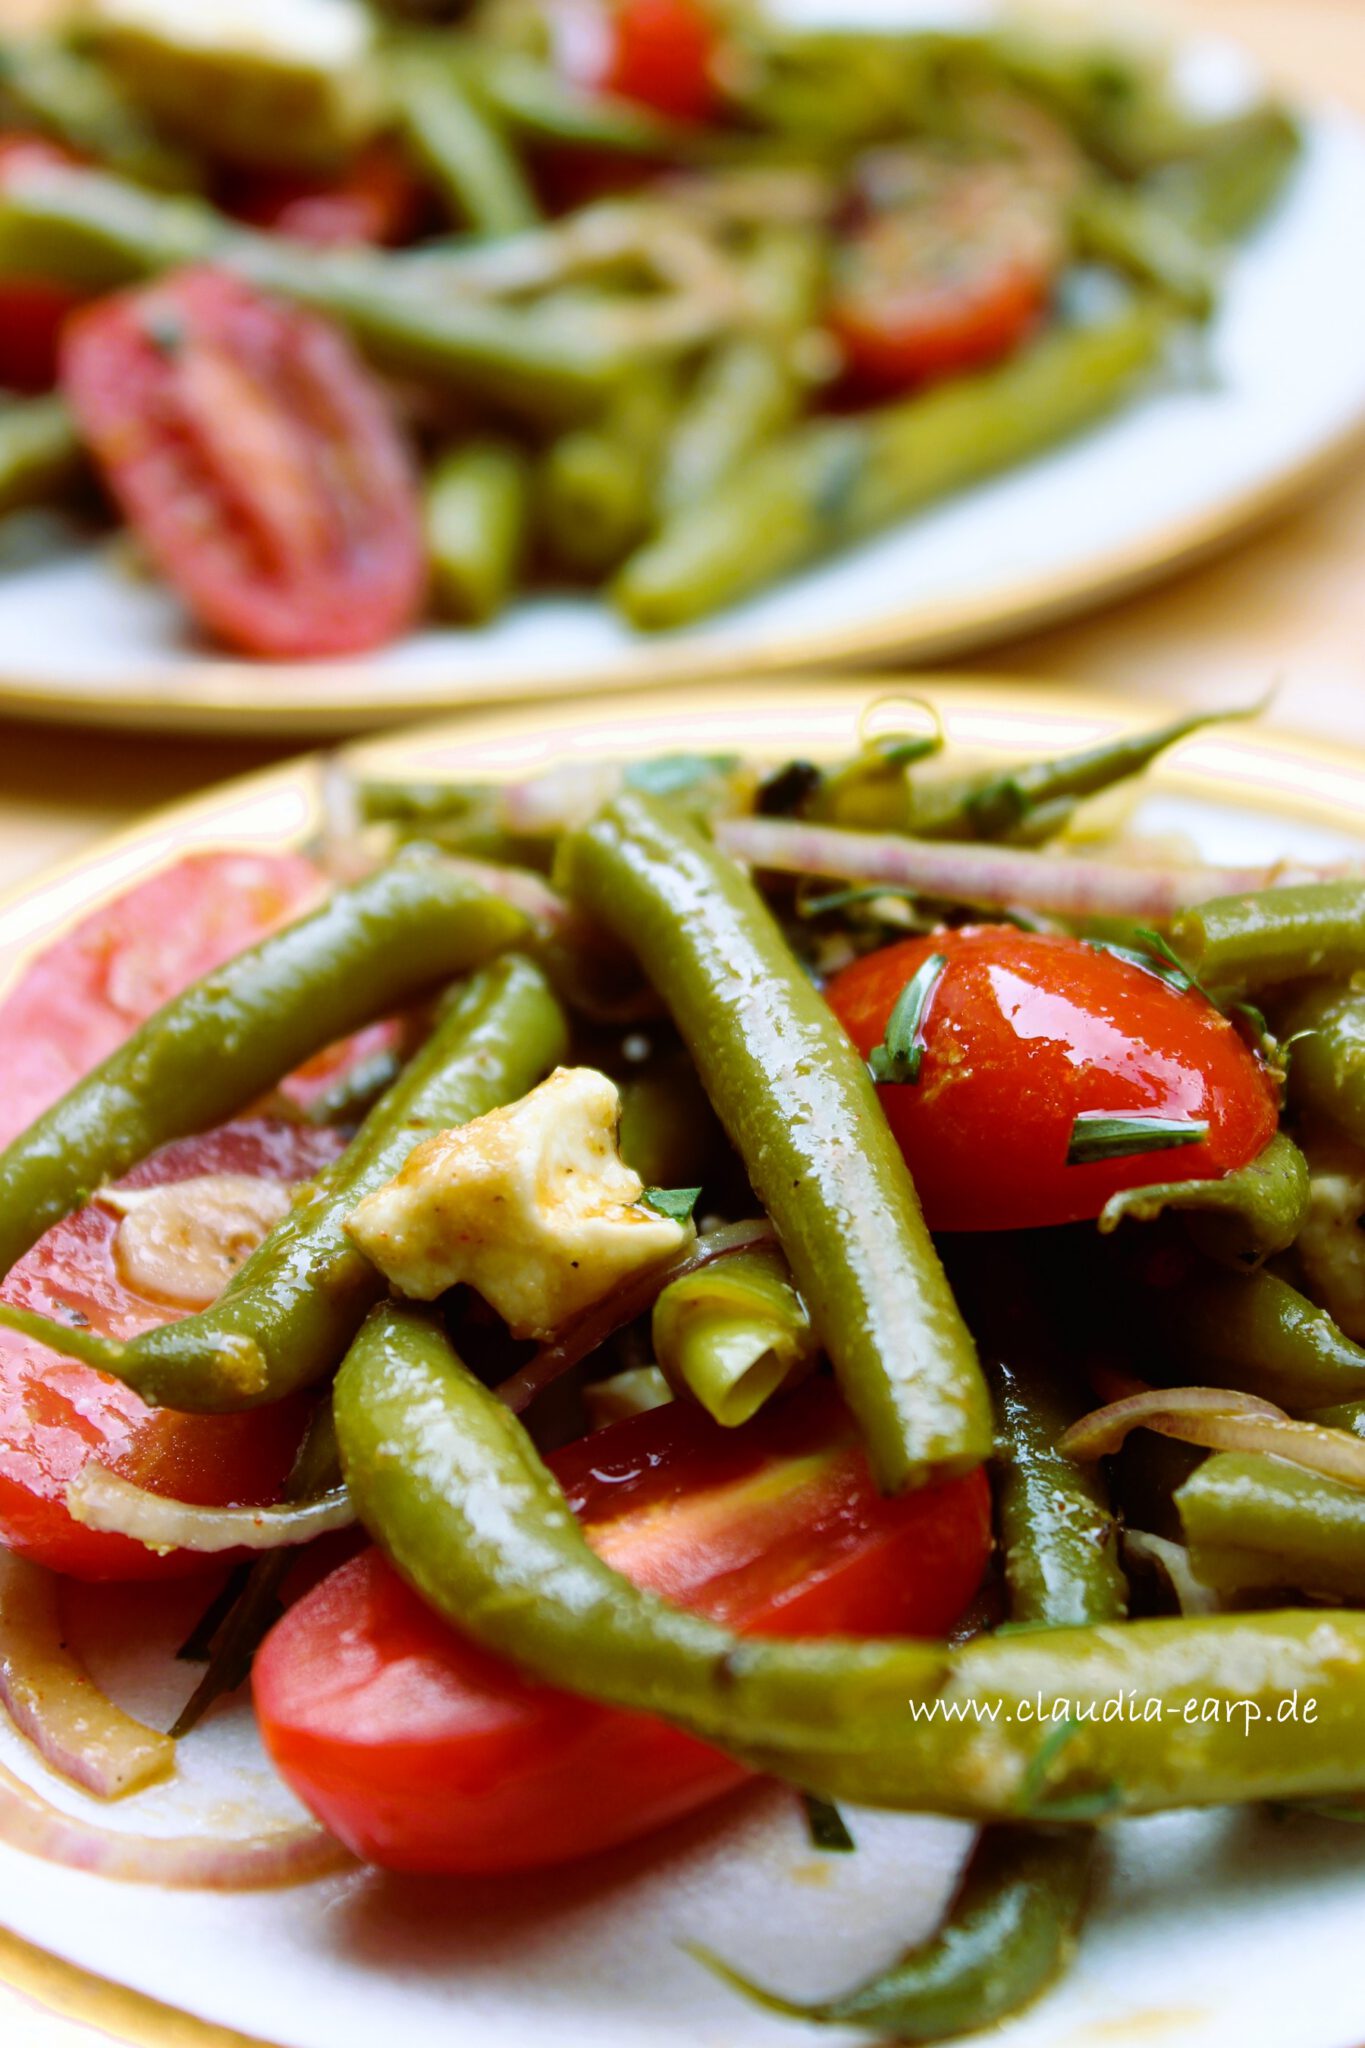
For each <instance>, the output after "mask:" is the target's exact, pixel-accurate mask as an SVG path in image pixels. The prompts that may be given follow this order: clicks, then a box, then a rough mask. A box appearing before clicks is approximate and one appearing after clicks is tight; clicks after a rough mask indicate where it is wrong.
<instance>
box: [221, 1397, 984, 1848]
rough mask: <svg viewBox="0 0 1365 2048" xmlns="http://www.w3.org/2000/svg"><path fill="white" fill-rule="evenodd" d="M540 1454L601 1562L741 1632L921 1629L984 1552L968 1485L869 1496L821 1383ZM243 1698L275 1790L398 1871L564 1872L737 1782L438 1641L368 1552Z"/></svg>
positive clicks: (294, 1614) (729, 1772)
mask: <svg viewBox="0 0 1365 2048" xmlns="http://www.w3.org/2000/svg"><path fill="white" fill-rule="evenodd" d="M550 1463H551V1466H552V1468H553V1469H554V1471H555V1473H556V1475H557V1476H558V1478H559V1480H560V1483H561V1484H562V1485H563V1487H564V1490H565V1493H566V1495H567V1497H568V1500H569V1503H570V1505H571V1506H572V1508H573V1510H574V1512H575V1514H577V1515H578V1516H579V1518H580V1519H581V1521H582V1522H583V1525H584V1529H585V1532H586V1534H587V1536H588V1539H589V1541H590V1542H591V1543H592V1544H593V1546H594V1548H595V1549H596V1550H597V1551H598V1552H599V1554H600V1555H602V1556H603V1557H605V1558H606V1559H608V1560H609V1562H610V1563H612V1564H613V1565H615V1566H616V1567H617V1568H618V1570H620V1571H622V1572H624V1573H625V1574H626V1575H627V1576H628V1577H629V1578H631V1579H633V1580H634V1581H635V1583H636V1584H637V1585H641V1586H647V1587H649V1588H651V1589H652V1590H653V1591H655V1592H657V1593H660V1594H662V1595H663V1596H664V1597H665V1598H667V1599H669V1600H672V1601H674V1602H676V1603H677V1604H679V1605H682V1606H686V1607H690V1608H693V1609H695V1610H696V1611H697V1612H699V1613H703V1614H707V1615H710V1616H711V1617H713V1618H714V1619H716V1620H718V1621H723V1622H725V1623H727V1624H728V1625H729V1626H730V1627H732V1628H735V1629H737V1630H739V1631H741V1632H743V1633H745V1634H750V1635H759V1634H770V1635H786V1636H821V1635H827V1634H831V1633H836V1632H837V1633H840V1634H852V1635H859V1634H869V1633H876V1634H915V1635H926V1636H935V1635H940V1634H942V1633H944V1632H945V1631H946V1630H947V1629H948V1628H949V1627H950V1626H951V1625H952V1623H953V1622H954V1621H955V1620H956V1619H957V1618H958V1616H959V1615H960V1614H961V1612H962V1610H963V1609H964V1608H965V1607H966V1605H967V1603H968V1602H969V1601H970V1599H971V1597H972V1595H973V1594H974V1592H975V1591H976V1588H977V1586H978V1584H979V1582H980V1579H981V1575H982V1572H983V1571H984V1569H985V1565H986V1560H987V1556H988V1554H989V1550H990V1541H991V1538H990V1499H989V1489H988V1487H987V1483H986V1479H985V1476H984V1474H983V1473H981V1472H976V1473H973V1474H971V1475H969V1476H968V1477H967V1478H965V1479H961V1480H955V1481H953V1482H951V1483H949V1484H947V1485H944V1486H940V1487H935V1488H933V1489H931V1490H929V1491H926V1492H923V1493H916V1494H911V1495H907V1496H905V1497H903V1498H901V1499H899V1500H886V1499H883V1498H882V1497H881V1496H880V1495H879V1494H878V1493H877V1492H876V1489H875V1488H874V1486H873V1484H872V1481H871V1478H870V1476H869V1474H868V1470H867V1464H866V1460H865V1458H864V1457H863V1454H862V1451H861V1449H860V1448H859V1447H858V1445H857V1444H856V1443H855V1441H854V1439H853V1435H852V1430H851V1426H850V1424H849V1422H848V1418H847V1416H846V1414H845V1412H844V1410H843V1409H842V1407H841V1406H840V1404H839V1401H838V1399H837V1397H836V1395H835V1394H834V1392H833V1390H832V1388H831V1387H830V1386H829V1385H828V1384H826V1383H823V1382H821V1383H813V1384H812V1385H810V1386H808V1387H807V1388H805V1389H803V1390H802V1391H801V1392H799V1393H797V1394H795V1395H793V1396H791V1397H790V1398H789V1399H787V1400H785V1401H782V1402H780V1403H776V1404H773V1405H772V1406H770V1407H769V1408H768V1409H766V1410H765V1411H764V1412H763V1414H762V1415H760V1416H759V1417H758V1418H757V1419H756V1420H755V1421H754V1422H752V1423H750V1424H748V1425H746V1427H745V1428H743V1429H738V1430H730V1431H725V1430H720V1429H718V1428H717V1427H716V1425H715V1424H714V1423H712V1422H711V1421H710V1419H709V1418H708V1417H706V1416H705V1415H703V1414H701V1412H700V1411H699V1410H696V1409H694V1408H691V1407H687V1406H684V1405H683V1404H681V1403H675V1404H674V1405H672V1406H670V1407H668V1408H664V1409H658V1410H655V1411H654V1412H653V1413H651V1414H649V1415H642V1416H637V1417H634V1418H632V1419H631V1420H630V1421H627V1422H621V1423H616V1424H614V1425H612V1426H611V1427H610V1428H608V1429H604V1430H600V1431H598V1432H597V1434H596V1435H594V1436H591V1437H588V1438H586V1439H584V1440H583V1441H581V1442H579V1443H576V1444H573V1445H570V1446H569V1447H568V1449H566V1450H563V1451H560V1452H557V1453H556V1454H555V1455H554V1456H553V1457H552V1458H551V1460H550ZM254 1683H255V1698H256V1710H257V1714H258V1716H259V1719H260V1723H261V1729H262V1733H263V1735H264V1738H265V1742H266V1746H267V1748H268V1749H269V1751H270V1754H271V1757H272V1758H273V1760H274V1762H275V1764H276V1766H277V1768H278V1769H279V1770H280V1772H281V1773H282V1775H283V1776H284V1778H285V1779H286V1780H287V1781H288V1783H289V1784H290V1785H291V1786H292V1787H293V1789H294V1790H295V1792H297V1793H298V1795H299V1797H300V1798H301V1799H303V1800H304V1802H305V1803H306V1804H307V1805H308V1806H310V1807H311V1808H312V1810H313V1811H314V1812H315V1813H316V1814H317V1815H318V1816H319V1818H320V1819H322V1820H323V1821H325V1823H326V1824H327V1826H328V1827H330V1828H332V1829H333V1830H334V1831H335V1832H336V1833H337V1834H338V1835H340V1837H341V1838H342V1840H343V1841H345V1842H347V1843H348V1844H349V1845H350V1846H351V1847H352V1848H353V1849H354V1850H355V1851H356V1852H357V1853H358V1854H359V1855H361V1856H364V1857H367V1858H368V1859H370V1860H371V1861H372V1862H376V1863H382V1864H386V1865H388V1866H390V1867H391V1868H394V1869H399V1870H423V1871H447V1872H459V1871H463V1872H480V1871H495V1870H526V1869H531V1868H534V1867H537V1866H539V1865H544V1864H552V1863H558V1862H562V1861H564V1860H565V1859H567V1858H570V1857H574V1856H582V1855H587V1854H589V1853H591V1852H593V1851H595V1850H598V1849H604V1848H607V1847H610V1846H611V1845H613V1844H615V1843H619V1842H624V1841H629V1840H631V1839H633V1838H634V1837H636V1836H638V1835H643V1834H646V1833H648V1832H650V1831H651V1830H652V1829H654V1828H657V1827H660V1826H662V1825H663V1824H664V1823H665V1822H667V1821H669V1820H673V1819H676V1818H677V1817H678V1816H679V1815H681V1814H684V1813H689V1812H691V1811H692V1810H693V1809H695V1808H696V1807H698V1806H701V1805H704V1804H705V1803H706V1802H707V1801H708V1800H711V1799H714V1798H716V1797H718V1796H719V1795H720V1794H721V1793H723V1792H727V1791H729V1790H731V1789H733V1787H734V1786H736V1785H737V1784H739V1783H741V1782H742V1781H743V1780H744V1778H745V1777H746V1775H747V1773H746V1772H745V1770H744V1769H743V1767H742V1766H740V1765H739V1764H736V1763H735V1762H734V1761H733V1760H732V1759H731V1758H729V1757H726V1756H722V1755H721V1754H719V1752H717V1751H715V1750H713V1749H710V1748H708V1747H707V1746H706V1745H705V1744H703V1743H700V1742H697V1741H695V1740H694V1739H693V1738H691V1737H690V1736H687V1735H683V1734H681V1733H680V1732H679V1731H678V1730H677V1729H674V1728H671V1727H669V1726H667V1725H665V1724H664V1723H663V1722H660V1721H657V1720H654V1719H653V1718H651V1717H649V1716H646V1715H642V1714H627V1713H621V1712H618V1711H616V1710H615V1709H612V1708H607V1707H602V1706H598V1705H596V1704H594V1703H593V1702H591V1701H589V1700H584V1699H579V1698H576V1697H573V1696H571V1695H569V1694H567V1693H563V1692H559V1691H556V1690H555V1689H553V1688H552V1687H549V1686H544V1685H537V1684H534V1683H533V1682H532V1681H531V1680H530V1679H527V1678H525V1677H523V1676H521V1675H520V1674H519V1673H518V1672H517V1671H516V1670H515V1669H514V1668H512V1667H511V1666H510V1665H508V1664H506V1663H504V1662H503V1661H502V1660H501V1659H499V1658H496V1657H493V1656H490V1655H489V1654H488V1653H486V1652H485V1651H483V1650H481V1649H479V1648H477V1647H476V1646H475V1645H474V1644H472V1643H470V1642H468V1641H466V1640H465V1639H464V1638H463V1637H461V1636H459V1635H458V1634H456V1633H455V1631H453V1630H452V1629H449V1628H447V1627H446V1626H445V1625H444V1624H443V1623H442V1622H441V1621H440V1620H439V1619H438V1618H437V1616H436V1615H435V1614H433V1613H432V1611H431V1610H430V1609H429V1608H428V1607H426V1606H425V1605H424V1603H423V1602H422V1601H421V1600H419V1599H418V1598H417V1596H416V1595H415V1594H414V1593H413V1592H412V1591H411V1590H410V1589H409V1588H408V1587H407V1586H406V1585H405V1584H404V1582H403V1581H402V1580H401V1579H400V1578H399V1577H398V1575H397V1574H396V1573H395V1572H394V1571H393V1570H392V1569H391V1568H390V1566H389V1565H388V1564H387V1563H386V1562H385V1560H384V1559H383V1557H382V1556H381V1555H380V1554H379V1552H378V1551H373V1550H372V1551H367V1552H365V1553H364V1554H363V1555H362V1556H360V1557H358V1558H356V1559H354V1560H353V1561H352V1562H350V1563H349V1564H346V1565H343V1566H342V1567H341V1569H340V1570H339V1571H337V1572H335V1573H333V1575H332V1576H331V1577H330V1578H329V1579H327V1580H325V1581H324V1582H323V1584H322V1585H320V1586H319V1587H317V1588H316V1590H315V1591H313V1592H312V1593H310V1594H308V1595H307V1596H306V1597H305V1598H304V1599H303V1600H301V1601H300V1602H299V1603H298V1604H297V1605H296V1606H295V1607H293V1608H292V1609H291V1610H290V1612H289V1613H288V1614H287V1615H286V1616H285V1617H284V1619H283V1620H282V1621H281V1622H279V1623H278V1624H277V1626H276V1627H275V1629H274V1630H273V1631H272V1633H271V1635H270V1636H269V1637H268V1638H267V1640H266V1642H265V1643H264V1645H263V1646H262V1649H261V1651H260V1654H259V1656H258V1657H257V1660H256V1670H255V1681H254Z"/></svg>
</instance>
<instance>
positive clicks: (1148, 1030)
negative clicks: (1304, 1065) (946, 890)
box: [826, 925, 1279, 1230]
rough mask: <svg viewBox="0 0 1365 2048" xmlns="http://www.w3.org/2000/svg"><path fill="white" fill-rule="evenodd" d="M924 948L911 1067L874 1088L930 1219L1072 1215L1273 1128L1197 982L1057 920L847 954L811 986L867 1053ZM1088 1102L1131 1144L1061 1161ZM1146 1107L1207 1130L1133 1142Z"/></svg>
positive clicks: (1230, 1034)
mask: <svg viewBox="0 0 1365 2048" xmlns="http://www.w3.org/2000/svg"><path fill="white" fill-rule="evenodd" d="M934 954H939V955H941V956H942V958H943V961H944V966H943V969H942V972H941V973H940V974H939V975H938V977H937V979H936V980H934V981H933V982H932V984H931V986H930V989H929V993H928V997H927V1006H926V1008H925V1010H924V1012H923V1017H922V1023H921V1028H920V1034H919V1035H920V1038H921V1040H922V1044H923V1054H922V1060H921V1065H920V1070H919V1078H918V1080H917V1081H915V1082H913V1083H910V1082H894V1081H893V1082H887V1083H885V1084H883V1085H882V1086H881V1087H880V1088H879V1089H878V1094H879V1096H880V1098H881V1103H882V1107H883V1108H884V1109H885V1111H886V1115H887V1119H888V1121H889V1122H890V1125H891V1128H892V1130H893V1131H894V1132H895V1134H896V1137H897V1139H898V1141H899V1143H900V1147H901V1150H902V1151H903V1152H904V1154H905V1157H906V1159H907V1161H908V1163H909V1166H910V1170H911V1173H912V1175H913V1176H914V1181H915V1186H916V1188H917V1189H918V1191H919V1196H920V1200H921V1202H922V1203H923V1205H924V1213H925V1216H926V1218H927V1220H928V1223H929V1225H930V1228H931V1229H934V1230H1023V1229H1029V1228H1031V1227H1033V1226H1034V1225H1040V1224H1054V1223H1075V1222H1080V1221H1082V1220H1083V1219H1085V1218H1087V1217H1092V1216H1097V1215H1098V1214H1099V1212H1100V1210H1101V1209H1102V1208H1103V1207H1104V1204H1105V1203H1106V1202H1107V1201H1108V1199H1109V1197H1110V1196H1111V1195H1113V1194H1117V1193H1118V1192H1119V1191H1120V1190H1121V1189H1123V1188H1133V1187H1144V1186H1148V1185H1150V1184H1151V1183H1152V1182H1154V1181H1171V1180H1208V1179H1212V1178H1214V1177H1215V1176H1217V1175H1219V1174H1224V1173H1229V1172H1231V1171H1233V1170H1234V1169H1235V1168H1236V1167H1239V1166H1245V1165H1246V1164H1247V1163H1248V1162H1249V1161H1250V1160H1252V1159H1254V1158H1255V1156H1256V1154H1257V1153H1258V1152H1259V1151H1260V1150H1261V1149H1262V1148H1263V1146H1265V1145H1266V1144H1267V1143H1268V1142H1269V1140H1270V1139H1271V1138H1272V1137H1273V1136H1274V1133H1275V1129H1276V1126H1277V1123H1278V1114H1279V1110H1278V1090H1277V1087H1276V1084H1275V1082H1274V1080H1273V1079H1272V1077H1271V1075H1270V1074H1269V1072H1268V1071H1267V1069H1266V1068H1265V1066H1264V1064H1263V1063H1262V1062H1261V1061H1260V1060H1259V1059H1257V1057H1256V1056H1255V1054H1254V1053H1252V1052H1251V1050H1250V1049H1249V1048H1248V1046H1247V1045H1246V1043H1245V1041H1244V1040H1243V1039H1242V1038H1241V1037H1240V1036H1239V1034H1238V1033H1237V1031H1236V1030H1235V1029H1234V1027H1233V1025H1232V1024H1231V1023H1229V1021H1228V1019H1227V1018H1226V1017H1224V1016H1223V1015H1222V1014H1221V1013H1220V1012H1219V1011H1218V1010H1216V1009H1215V1008H1214V1007H1213V1005H1212V1004H1211V1003H1210V1002H1208V1001H1207V1000H1206V999H1205V997H1203V996H1202V995H1200V994H1198V993H1197V991H1195V990H1193V989H1178V988H1173V987H1171V986H1170V984H1169V983H1168V982H1166V981H1164V980H1162V979H1161V978H1160V976H1159V975H1157V974H1155V973H1149V972H1147V971H1146V970H1145V969H1144V968H1143V967H1141V966H1137V965H1134V964H1133V963H1131V962H1130V961H1128V960H1125V959H1122V958H1119V957H1118V956H1116V955H1115V954H1113V953H1110V952H1106V951H1104V950H1102V949H1100V948H1098V947H1096V946H1092V945H1087V944H1086V943H1085V942H1084V941H1082V940H1080V939H1074V938H1070V937H1066V936H1063V935H1059V934H1054V933H1041V932H1021V931H1017V930H1016V929H1015V928H1014V927H1013V926H1006V925H977V926H964V927H963V928H962V929H961V930H960V931H944V932H935V933H933V934H932V935H931V936H930V937H928V938H922V939H918V938H917V939H906V940H904V941H903V942H901V943H900V944H898V945H894V946H887V947H884V948H883V949H882V950H881V951H880V952H877V953H869V954H867V955H866V956H865V957H864V958H863V959H861V960H856V961H854V963H853V964H852V966H850V967H846V968H844V969H843V971H842V972H841V973H839V974H837V975H836V976H835V977H834V979H833V980H832V981H831V982H830V984H829V987H828V989H827V990H826V994H827V995H828V998H829V1001H830V1004H831V1006H832V1007H833V1009H834V1012H835V1014H836V1016H838V1017H839V1019H840V1020H841V1022H842V1023H843V1025H844V1027H845V1029H846V1030H847V1032H848V1034H849V1036H850V1037H851V1038H852V1040H853V1042H854V1044H855V1045H856V1046H857V1048H858V1050H859V1052H860V1053H862V1054H863V1056H864V1058H866V1057H867V1056H868V1055H869V1054H870V1053H871V1052H872V1051H873V1049H874V1047H876V1046H878V1045H880V1044H882V1043H883V1042H884V1040H885V1037H886V1028H887V1024H888V1022H889V1020H890V1017H891V1013H892V1011H893V1009H894V1008H895V1005H896V1003H897V1001H898V1000H899V998H900V995H901V992H902V990H904V989H905V987H906V986H907V984H908V983H909V982H910V981H911V980H912V978H913V977H914V975H915V973H916V972H917V970H918V969H919V968H920V967H922V966H923V965H924V963H925V962H926V961H927V960H928V959H929V958H930V957H931V956H932V955H934ZM1097 1115H1106V1116H1116V1117H1122V1118H1128V1119H1137V1120H1138V1123H1139V1128H1138V1130H1137V1132H1136V1133H1134V1134H1133V1135H1132V1139H1131V1142H1132V1144H1133V1146H1134V1147H1135V1148H1136V1149H1132V1150H1129V1151H1126V1152H1124V1151H1121V1150H1113V1151H1111V1153H1110V1155H1109V1156H1106V1157H1092V1158H1091V1159H1090V1160H1089V1161H1086V1162H1082V1163H1079V1164H1074V1165H1069V1164H1068V1163H1067V1155H1068V1152H1069V1150H1070V1149H1071V1147H1072V1140H1073V1132H1074V1131H1075V1128H1076V1120H1077V1118H1078V1117H1086V1116H1097ZM1152 1118H1158V1119H1163V1120H1169V1121H1171V1122H1173V1123H1174V1124H1176V1125H1178V1126H1184V1127H1186V1128H1188V1127H1191V1126H1204V1127H1205V1133H1206V1134H1205V1135H1204V1137H1203V1138H1202V1139H1200V1140H1199V1141H1198V1142H1195V1143H1186V1142H1179V1143H1177V1144H1176V1145H1174V1146H1170V1145H1169V1144H1167V1145H1165V1146H1163V1144H1162V1140H1161V1138H1160V1136H1158V1135H1153V1137H1152V1140H1151V1143H1150V1145H1146V1146H1144V1144H1143V1141H1142V1132H1141V1120H1143V1119H1152ZM1121 1142H1122V1143H1125V1144H1126V1143H1128V1142H1129V1141H1128V1140H1127V1139H1124V1140H1122V1141H1121Z"/></svg>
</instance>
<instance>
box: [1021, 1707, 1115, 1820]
mask: <svg viewBox="0 0 1365 2048" xmlns="http://www.w3.org/2000/svg"><path fill="white" fill-rule="evenodd" d="M1083 1725H1084V1724H1083V1723H1082V1722H1081V1721H1080V1720H1078V1719H1077V1717H1076V1716H1075V1715H1074V1714H1068V1716H1067V1718H1066V1719H1065V1720H1064V1721H1054V1722H1053V1724H1052V1726H1051V1727H1050V1728H1049V1729H1048V1732H1047V1734H1046V1735H1045V1736H1044V1737H1043V1739H1042V1741H1041V1742H1040V1743H1039V1745H1038V1747H1037V1749H1035V1750H1034V1752H1033V1755H1032V1756H1031V1757H1030V1758H1029V1761H1028V1769H1027V1770H1026V1771H1025V1772H1024V1781H1023V1783H1022V1784H1021V1785H1020V1787H1019V1794H1018V1797H1017V1799H1016V1800H1015V1811H1016V1813H1018V1814H1019V1815H1020V1816H1021V1817H1022V1818H1026V1819H1028V1820H1058V1821H1060V1820H1102V1819H1103V1818H1104V1816H1105V1815H1106V1814H1108V1813H1113V1812H1114V1811H1115V1810H1116V1809H1117V1808H1118V1807H1120V1806H1121V1805H1122V1804H1123V1794H1122V1793H1121V1792H1120V1790H1119V1788H1118V1786H1117V1785H1113V1784H1110V1785H1097V1786H1095V1787H1094V1788H1093V1790H1091V1791H1088V1792H1065V1793H1062V1794H1061V1795H1060V1796H1058V1797H1049V1795H1048V1790H1047V1781H1048V1776H1049V1773H1050V1772H1051V1770H1052V1766H1053V1765H1054V1764H1055V1763H1056V1761H1057V1758H1058V1757H1059V1756H1060V1755H1061V1753H1062V1751H1063V1750H1064V1749H1065V1748H1066V1746H1067V1744H1068V1743H1069V1742H1071V1741H1072V1740H1073V1739H1074V1737H1076V1736H1077V1735H1079V1734H1080V1732H1081V1729H1082V1726H1083Z"/></svg>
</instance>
